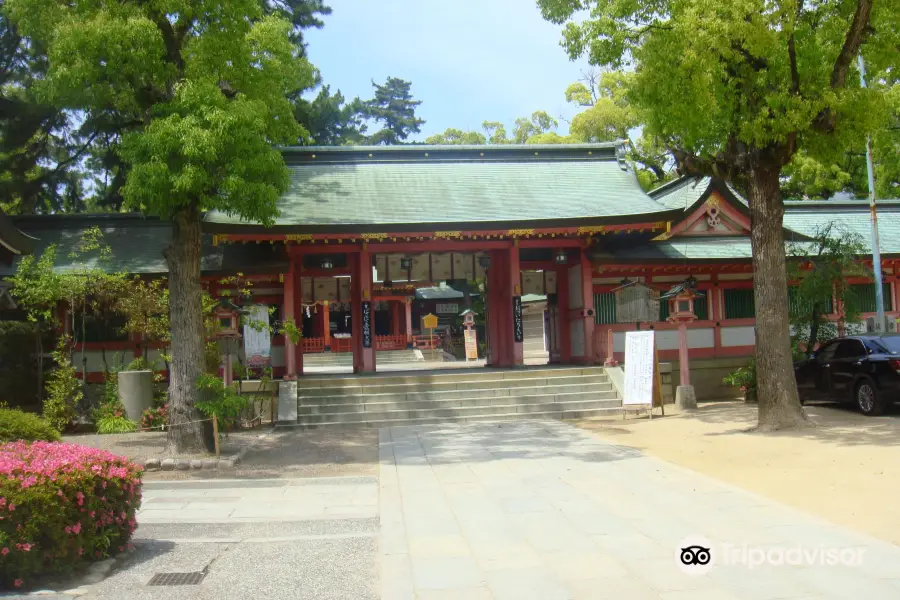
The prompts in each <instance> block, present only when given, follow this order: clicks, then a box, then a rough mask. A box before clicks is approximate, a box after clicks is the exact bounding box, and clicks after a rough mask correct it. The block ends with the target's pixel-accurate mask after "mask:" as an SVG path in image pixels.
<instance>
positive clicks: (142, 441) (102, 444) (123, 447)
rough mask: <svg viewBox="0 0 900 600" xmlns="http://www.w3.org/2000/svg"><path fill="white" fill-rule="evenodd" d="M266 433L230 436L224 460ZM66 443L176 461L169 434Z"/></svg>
mask: <svg viewBox="0 0 900 600" xmlns="http://www.w3.org/2000/svg"><path fill="white" fill-rule="evenodd" d="M264 433H265V430H261V429H254V430H247V431H235V432H233V433H229V434H228V435H227V436H226V437H224V438H223V439H222V441H221V442H220V443H219V450H220V452H221V454H222V456H224V457H228V456H233V455H235V454H237V453H238V452H240V451H241V450H242V449H243V448H244V447H246V446H248V445H250V444H252V443H253V442H254V441H255V440H257V439H258V438H259V436H260V435H262V434H264ZM63 441H64V442H67V443H69V444H80V445H82V446H90V447H91V448H100V449H101V450H109V451H110V452H112V453H113V454H118V455H120V456H127V457H128V458H131V459H147V458H176V455H174V454H170V453H167V452H166V432H164V431H145V432H136V433H115V434H109V435H98V434H84V435H66V436H63ZM209 457H210V454H206V453H201V454H198V453H193V454H192V453H182V454H178V455H177V458H209Z"/></svg>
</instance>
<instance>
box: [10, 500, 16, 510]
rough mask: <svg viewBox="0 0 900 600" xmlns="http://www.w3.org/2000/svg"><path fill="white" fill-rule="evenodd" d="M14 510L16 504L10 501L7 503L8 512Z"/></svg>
mask: <svg viewBox="0 0 900 600" xmlns="http://www.w3.org/2000/svg"><path fill="white" fill-rule="evenodd" d="M14 510H16V505H15V504H13V503H12V502H10V503H9V512H13V511H14Z"/></svg>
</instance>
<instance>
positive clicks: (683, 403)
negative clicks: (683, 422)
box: [675, 385, 697, 410]
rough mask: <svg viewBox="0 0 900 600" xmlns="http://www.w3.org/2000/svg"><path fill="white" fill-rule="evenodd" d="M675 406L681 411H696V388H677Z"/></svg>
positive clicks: (683, 386)
mask: <svg viewBox="0 0 900 600" xmlns="http://www.w3.org/2000/svg"><path fill="white" fill-rule="evenodd" d="M675 406H677V407H678V408H680V409H681V410H696V408H697V394H695V393H694V386H692V385H679V386H678V387H677V388H675Z"/></svg>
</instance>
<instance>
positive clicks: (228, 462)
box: [135, 431, 272, 471]
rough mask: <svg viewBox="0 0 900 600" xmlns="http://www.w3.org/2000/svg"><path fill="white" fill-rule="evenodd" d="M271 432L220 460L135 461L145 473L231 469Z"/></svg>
mask: <svg viewBox="0 0 900 600" xmlns="http://www.w3.org/2000/svg"><path fill="white" fill-rule="evenodd" d="M271 433H272V432H271V431H269V432H266V433H263V434H260V435H259V436H258V437H257V438H256V439H255V440H253V441H252V442H250V443H249V444H247V445H246V446H244V447H243V448H241V449H240V450H239V451H238V453H237V454H235V455H233V456H228V457H222V458H203V459H199V458H193V459H187V458H177V457H176V458H147V459H144V460H140V459H138V460H136V461H135V462H137V463H138V464H140V465H143V467H144V469H145V470H147V471H212V470H214V469H233V468H235V467H236V466H237V465H238V464H240V462H241V460H242V459H243V458H244V456H246V454H247V452H249V451H250V449H251V448H253V447H254V446H255V445H256V444H258V443H259V442H260V441H262V440H264V439H266V438H267V437H269V435H271Z"/></svg>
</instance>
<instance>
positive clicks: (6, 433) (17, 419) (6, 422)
mask: <svg viewBox="0 0 900 600" xmlns="http://www.w3.org/2000/svg"><path fill="white" fill-rule="evenodd" d="M18 440H25V441H27V442H34V441H38V440H43V441H45V442H58V441H59V432H58V431H56V430H55V429H54V428H53V427H52V426H51V425H50V423H48V422H47V421H46V420H44V419H42V418H41V417H39V416H38V415H34V414H31V413H26V412H22V411H21V410H15V409H10V408H0V443H2V442H15V441H18Z"/></svg>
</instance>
